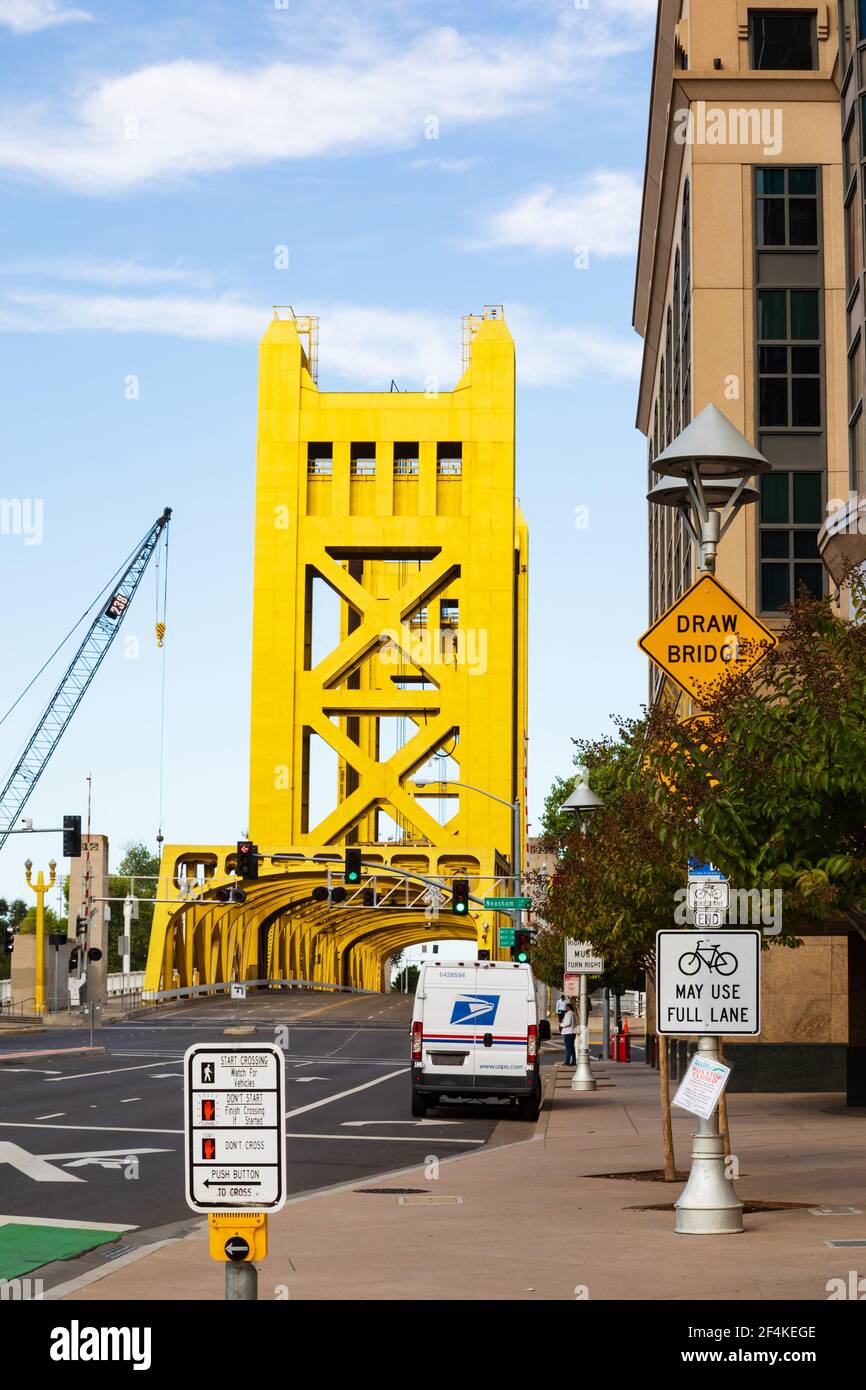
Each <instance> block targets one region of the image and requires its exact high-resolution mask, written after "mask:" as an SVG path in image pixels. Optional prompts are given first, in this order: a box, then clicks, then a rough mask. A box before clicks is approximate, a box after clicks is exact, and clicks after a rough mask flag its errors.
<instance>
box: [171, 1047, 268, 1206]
mask: <svg viewBox="0 0 866 1390" xmlns="http://www.w3.org/2000/svg"><path fill="white" fill-rule="evenodd" d="M285 1073H286V1064H285V1058H284V1056H283V1053H282V1049H281V1048H279V1047H276V1046H275V1045H274V1044H273V1043H239V1044H238V1045H237V1046H229V1047H224V1046H222V1045H221V1044H219V1043H200V1044H195V1045H193V1046H192V1047H191V1048H189V1049H188V1051H187V1052H186V1054H185V1056H184V1059H183V1074H184V1135H185V1143H184V1150H185V1154H186V1200H187V1202H188V1204H189V1206H191V1207H192V1209H193V1211H201V1212H220V1211H221V1212H250V1211H254V1212H269V1211H279V1209H280V1207H282V1206H283V1205H284V1204H285V1201H286V1122H285V1093H286V1075H285Z"/></svg>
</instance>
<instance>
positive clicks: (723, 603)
mask: <svg viewBox="0 0 866 1390" xmlns="http://www.w3.org/2000/svg"><path fill="white" fill-rule="evenodd" d="M777 641H778V638H777V637H776V636H775V635H774V633H772V632H770V630H769V628H766V627H764V624H763V623H761V622H759V621H758V619H757V618H756V617H755V615H754V614H753V613H750V612H749V610H748V608H744V607H743V605H742V604H741V603H740V601H739V599H736V598H734V595H733V594H730V593H728V590H727V589H726V588H725V587H724V585H723V584H720V583H719V581H718V580H717V579H716V577H715V575H712V574H702V575H701V577H700V579H698V580H697V581H696V582H695V583H694V584H693V585H692V587H691V588H690V589H687V590H686V592H685V593H684V594H683V596H682V598H680V599H678V600H677V602H676V603H675V604H674V605H673V606H672V607H671V608H669V609H668V611H667V612H666V613H663V614H662V616H661V617H660V618H659V620H658V622H656V623H654V624H653V626H652V627H651V628H650V629H649V631H648V632H645V633H644V635H643V637H642V638H641V639H640V641H639V643H638V646H639V647H640V648H641V650H642V651H644V652H646V654H647V656H648V657H649V658H650V660H651V661H654V662H655V664H656V666H658V667H660V668H661V670H662V671H664V672H665V674H666V675H668V676H670V678H671V680H673V681H676V683H677V685H678V686H679V687H680V689H681V690H684V691H685V692H686V694H687V695H690V696H691V697H692V699H694V700H700V697H701V694H702V692H703V691H705V689H706V687H707V685H708V684H709V683H710V682H711V681H717V680H719V679H720V678H724V677H725V676H727V675H729V674H731V673H732V672H734V671H736V672H742V671H750V670H751V669H752V667H754V666H757V665H758V662H759V661H763V659H764V657H765V656H766V655H767V653H768V652H769V651H770V650H771V648H772V647H775V645H776V643H777Z"/></svg>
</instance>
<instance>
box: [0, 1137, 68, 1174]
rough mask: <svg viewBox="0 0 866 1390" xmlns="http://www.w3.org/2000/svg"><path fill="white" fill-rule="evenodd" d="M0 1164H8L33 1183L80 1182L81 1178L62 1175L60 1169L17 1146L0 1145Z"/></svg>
mask: <svg viewBox="0 0 866 1390" xmlns="http://www.w3.org/2000/svg"><path fill="white" fill-rule="evenodd" d="M0 1163H9V1164H11V1166H12V1167H13V1168H17V1169H18V1171H19V1173H24V1174H25V1175H26V1176H27V1177H28V1178H32V1179H33V1181H34V1182H82V1181H83V1179H82V1178H76V1177H75V1176H74V1174H72V1173H64V1171H63V1169H62V1168H55V1167H54V1165H53V1163H48V1162H46V1160H45V1159H44V1158H40V1157H39V1156H38V1155H37V1154H31V1153H28V1152H27V1150H26V1149H22V1148H19V1146H18V1145H17V1144H7V1143H0Z"/></svg>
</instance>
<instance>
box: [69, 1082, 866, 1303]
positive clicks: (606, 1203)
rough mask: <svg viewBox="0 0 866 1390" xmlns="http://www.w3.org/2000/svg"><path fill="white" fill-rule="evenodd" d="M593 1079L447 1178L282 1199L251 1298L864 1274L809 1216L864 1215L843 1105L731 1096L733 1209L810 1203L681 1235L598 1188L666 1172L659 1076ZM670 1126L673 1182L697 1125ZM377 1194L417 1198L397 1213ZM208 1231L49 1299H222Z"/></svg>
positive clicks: (547, 1294)
mask: <svg viewBox="0 0 866 1390" xmlns="http://www.w3.org/2000/svg"><path fill="white" fill-rule="evenodd" d="M594 1071H595V1073H596V1075H597V1076H598V1078H599V1089H598V1090H597V1091H596V1092H594V1093H584V1094H578V1093H572V1092H571V1090H570V1088H569V1087H570V1072H567V1071H566V1070H565V1068H563V1067H559V1068H557V1070H556V1072H555V1073H554V1074H553V1075H552V1076H551V1077H550V1090H551V1092H552V1094H551V1100H550V1103H549V1105H546V1106H545V1109H544V1111H543V1112H542V1115H541V1118H540V1120H539V1122H538V1125H537V1126H536V1127H535V1128H534V1131H530V1134H529V1135H528V1136H527V1139H526V1140H524V1141H520V1140H518V1141H517V1142H502V1136H503V1134H504V1132H505V1131H506V1130H507V1133H508V1135H509V1136H513V1135H514V1133H515V1132H518V1133H519V1131H517V1130H516V1126H515V1125H514V1123H513V1122H510V1123H508V1124H504V1125H502V1126H500V1128H499V1130H498V1132H497V1136H496V1137H494V1140H493V1142H492V1144H491V1145H489V1146H488V1147H486V1148H485V1149H483V1150H479V1151H478V1152H476V1153H472V1154H469V1155H461V1156H460V1157H457V1158H454V1159H450V1160H444V1161H442V1162H441V1163H439V1164H438V1177H437V1176H434V1173H435V1170H436V1167H437V1165H436V1163H435V1160H434V1161H433V1163H432V1165H431V1167H429V1168H427V1169H425V1165H424V1164H423V1163H421V1164H419V1165H418V1166H416V1167H414V1168H410V1169H404V1170H402V1171H401V1172H400V1173H399V1176H395V1175H394V1174H393V1173H392V1174H389V1175H388V1177H387V1179H382V1180H367V1181H365V1182H359V1183H357V1184H353V1185H352V1186H350V1187H347V1188H345V1189H339V1190H333V1189H332V1190H331V1191H329V1192H326V1193H323V1194H321V1195H314V1196H311V1197H303V1198H298V1199H295V1200H294V1201H292V1202H291V1203H290V1204H289V1205H288V1206H287V1207H286V1208H285V1209H284V1210H283V1211H282V1212H280V1213H279V1214H278V1215H277V1216H275V1217H272V1218H271V1221H270V1254H269V1256H268V1258H267V1260H265V1261H264V1262H263V1263H262V1265H261V1268H260V1276H259V1296H260V1298H262V1299H273V1298H290V1299H292V1300H297V1299H301V1300H306V1299H322V1300H330V1299H342V1298H351V1299H418V1298H423V1299H431V1300H440V1299H443V1300H447V1299H470V1300H474V1299H478V1300H489V1299H526V1300H531V1301H534V1300H539V1299H566V1300H572V1299H574V1298H576V1297H578V1298H581V1297H589V1298H591V1299H620V1298H625V1299H638V1298H650V1299H696V1298H697V1299H701V1298H704V1299H708V1300H731V1299H755V1298H757V1299H792V1300H825V1299H826V1298H827V1281H828V1280H829V1279H832V1278H839V1279H842V1280H844V1281H845V1283H846V1285H847V1283H848V1282H849V1271H850V1270H857V1269H858V1268H859V1269H860V1270H861V1271H863V1272H866V1251H862V1250H858V1249H856V1248H855V1249H847V1250H846V1249H830V1248H828V1247H827V1246H826V1245H825V1244H824V1242H825V1241H826V1240H829V1239H840V1238H841V1239H852V1238H860V1239H864V1240H866V1215H863V1214H860V1215H819V1216H816V1215H811V1214H810V1213H809V1211H808V1210H807V1209H806V1206H822V1205H833V1206H854V1207H861V1208H866V1169H864V1162H863V1150H864V1140H866V1117H864V1115H863V1113H862V1112H860V1113H859V1114H857V1113H853V1114H852V1113H845V1112H844V1110H843V1109H842V1107H843V1102H844V1098H843V1097H842V1096H835V1095H832V1094H820V1095H798V1096H781V1095H754V1094H749V1095H735V1096H731V1097H730V1099H729V1108H730V1123H731V1136H732V1146H733V1149H734V1152H735V1155H736V1156H737V1157H738V1159H739V1165H740V1178H739V1181H738V1183H737V1189H738V1191H739V1194H740V1196H741V1197H742V1198H744V1199H748V1198H752V1199H761V1200H763V1201H788V1202H800V1203H804V1204H806V1206H804V1207H803V1208H802V1209H799V1210H793V1211H768V1212H760V1213H758V1214H755V1215H747V1216H746V1218H745V1224H746V1230H745V1232H744V1233H743V1234H742V1235H739V1236H714V1237H702V1236H678V1235H675V1234H674V1231H673V1222H674V1216H673V1212H672V1211H652V1210H640V1208H647V1207H652V1206H655V1205H657V1204H662V1203H672V1202H673V1201H674V1199H675V1198H676V1197H677V1196H678V1195H679V1192H680V1191H681V1189H682V1184H681V1183H675V1184H664V1183H659V1182H651V1181H646V1180H637V1181H635V1180H618V1179H611V1178H599V1177H593V1176H590V1175H592V1174H604V1173H609V1172H623V1173H624V1172H633V1171H644V1170H647V1169H657V1168H659V1167H660V1165H661V1139H660V1125H659V1095H658V1076H657V1074H656V1073H655V1072H654V1071H652V1070H651V1069H650V1068H648V1067H646V1066H645V1065H644V1064H642V1063H632V1064H631V1065H628V1066H626V1065H621V1066H617V1065H616V1064H614V1063H605V1064H599V1063H597V1064H595V1067H594ZM836 1107H839V1109H838V1111H836ZM834 1111H835V1113H834ZM674 1117H675V1118H674V1134H675V1142H676V1150H677V1162H678V1166H679V1167H680V1168H681V1169H683V1168H687V1167H688V1164H689V1150H690V1135H691V1133H692V1130H693V1127H694V1124H695V1122H694V1121H693V1120H692V1118H691V1117H690V1116H688V1115H686V1114H683V1113H681V1112H679V1111H676V1110H675V1111H674ZM497 1139H499V1142H498V1143H497ZM376 1188H405V1189H411V1191H410V1192H407V1193H405V1194H404V1200H403V1203H402V1204H401V1199H400V1196H399V1195H398V1194H395V1193H376V1192H375V1189H376ZM206 1234H207V1233H206V1226H205V1225H204V1224H203V1225H202V1226H201V1227H197V1228H196V1230H194V1231H193V1232H192V1234H190V1235H188V1236H186V1237H185V1238H183V1239H178V1240H175V1241H171V1242H169V1243H167V1244H164V1245H162V1246H161V1247H160V1248H158V1249H155V1250H154V1251H153V1253H148V1254H146V1255H144V1256H143V1257H140V1258H139V1257H137V1256H133V1257H130V1256H125V1257H121V1261H122V1260H126V1261H129V1263H124V1264H123V1265H122V1267H121V1261H118V1264H116V1265H114V1266H109V1268H108V1271H107V1272H106V1273H105V1275H104V1277H101V1278H99V1279H98V1280H97V1281H95V1282H92V1283H89V1284H87V1285H86V1286H85V1287H76V1286H75V1284H68V1285H66V1287H65V1291H64V1290H60V1291H58V1292H59V1293H60V1294H61V1296H66V1297H70V1298H75V1299H79V1298H83V1299H96V1300H100V1299H128V1300H145V1301H147V1300H149V1299H194V1298H213V1299H221V1298H222V1297H223V1267H222V1266H221V1265H218V1264H215V1263H214V1262H213V1261H211V1259H210V1258H209V1256H208V1251H207V1239H206ZM100 1274H102V1271H100ZM76 1282H77V1281H76ZM48 1296H49V1297H51V1296H52V1295H51V1294H50V1293H49V1295H48Z"/></svg>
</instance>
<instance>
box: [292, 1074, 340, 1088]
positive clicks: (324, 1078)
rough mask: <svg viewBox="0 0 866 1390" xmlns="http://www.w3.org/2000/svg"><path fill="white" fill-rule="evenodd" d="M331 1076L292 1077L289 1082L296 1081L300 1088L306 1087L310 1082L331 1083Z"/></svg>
mask: <svg viewBox="0 0 866 1390" xmlns="http://www.w3.org/2000/svg"><path fill="white" fill-rule="evenodd" d="M330 1079H331V1078H330V1077H329V1076H290V1077H289V1080H290V1081H294V1082H295V1084H296V1085H298V1086H305V1085H306V1084H307V1082H308V1081H330Z"/></svg>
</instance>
